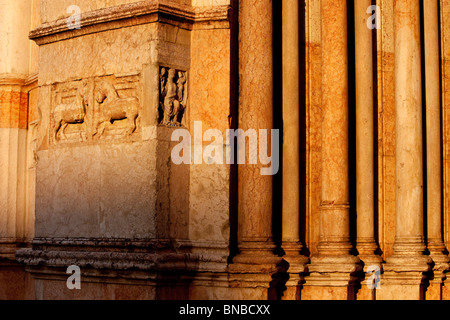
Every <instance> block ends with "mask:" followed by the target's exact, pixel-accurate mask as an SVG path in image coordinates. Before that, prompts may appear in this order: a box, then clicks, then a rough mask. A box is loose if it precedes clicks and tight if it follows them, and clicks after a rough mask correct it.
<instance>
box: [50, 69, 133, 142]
mask: <svg viewBox="0 0 450 320" xmlns="http://www.w3.org/2000/svg"><path fill="white" fill-rule="evenodd" d="M138 82H139V77H138V76H137V75H135V76H123V77H115V76H107V77H98V78H90V79H85V80H82V81H74V82H69V83H63V84H56V85H54V90H53V91H54V92H53V95H54V97H53V101H54V102H53V105H54V106H55V107H54V108H53V110H52V112H51V120H52V122H51V128H52V132H51V133H52V134H51V136H52V141H53V142H54V143H75V142H84V141H87V140H98V139H104V140H116V139H124V138H127V137H130V136H131V135H132V134H133V133H134V132H136V129H137V126H138V121H137V120H138V117H139V111H140V100H139V98H138V96H139V93H138V92H139V90H138Z"/></svg>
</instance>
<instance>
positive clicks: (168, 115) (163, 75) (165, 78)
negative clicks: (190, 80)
mask: <svg viewBox="0 0 450 320" xmlns="http://www.w3.org/2000/svg"><path fill="white" fill-rule="evenodd" d="M186 106H187V72H186V71H181V70H176V69H172V68H165V67H161V68H160V98H159V115H160V116H159V123H160V124H161V125H165V126H170V127H181V126H182V121H183V117H184V114H185V110H186Z"/></svg>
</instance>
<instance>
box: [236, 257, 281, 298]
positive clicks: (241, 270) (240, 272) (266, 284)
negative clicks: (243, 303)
mask: <svg viewBox="0 0 450 320" xmlns="http://www.w3.org/2000/svg"><path fill="white" fill-rule="evenodd" d="M288 267H289V264H288V263H287V262H286V260H284V259H283V258H281V257H278V256H275V255H274V254H272V253H271V252H270V251H263V252H261V254H260V255H258V254H255V253H243V254H242V253H241V254H239V255H237V256H236V257H235V258H234V259H233V264H231V265H230V266H229V268H228V272H229V281H230V287H231V288H235V289H238V290H235V294H236V299H239V297H241V299H246V300H278V299H281V296H282V294H283V291H285V290H286V286H285V284H286V282H287V280H288V274H287V270H288Z"/></svg>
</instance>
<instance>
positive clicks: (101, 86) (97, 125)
mask: <svg viewBox="0 0 450 320" xmlns="http://www.w3.org/2000/svg"><path fill="white" fill-rule="evenodd" d="M95 100H96V102H97V110H96V112H95V120H94V134H93V136H97V137H98V138H100V137H102V135H103V134H104V132H105V130H106V129H107V128H108V127H110V126H111V125H112V124H113V123H114V121H122V120H126V121H127V129H126V135H127V136H130V135H131V134H132V133H133V132H134V131H135V130H136V119H137V117H138V115H139V105H140V104H139V99H138V98H137V97H126V98H120V97H119V94H118V93H117V90H116V88H115V87H114V85H113V84H111V83H110V82H107V81H100V82H99V83H97V85H96V88H95Z"/></svg>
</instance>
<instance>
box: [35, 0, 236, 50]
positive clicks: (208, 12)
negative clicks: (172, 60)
mask: <svg viewBox="0 0 450 320" xmlns="http://www.w3.org/2000/svg"><path fill="white" fill-rule="evenodd" d="M229 10H230V6H227V5H223V6H215V7H201V8H200V7H199V8H193V7H191V6H186V5H180V4H176V3H162V1H160V0H146V1H141V2H137V3H131V4H124V5H119V6H114V7H110V8H104V9H99V10H94V11H91V12H86V13H82V14H81V19H80V22H81V29H78V30H77V29H74V30H71V29H69V28H68V27H67V18H65V19H58V20H56V21H52V22H46V23H43V24H42V25H40V26H39V27H37V28H35V29H34V30H32V31H31V32H30V34H29V38H30V39H31V40H34V41H35V42H36V43H37V44H38V45H44V44H48V43H52V42H57V41H62V40H67V39H70V38H74V37H78V36H82V35H86V34H90V33H96V32H100V31H106V30H112V29H118V28H123V27H130V26H135V25H140V24H146V23H151V22H157V21H158V22H167V23H170V24H176V25H179V26H180V27H183V28H185V29H189V30H192V29H214V28H219V29H220V28H229ZM100 25H101V26H100Z"/></svg>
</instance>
